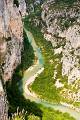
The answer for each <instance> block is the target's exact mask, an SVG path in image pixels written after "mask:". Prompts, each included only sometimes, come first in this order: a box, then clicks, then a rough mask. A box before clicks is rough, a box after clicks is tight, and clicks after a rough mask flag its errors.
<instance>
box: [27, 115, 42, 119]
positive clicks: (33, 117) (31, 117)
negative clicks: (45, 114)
mask: <svg viewBox="0 0 80 120" xmlns="http://www.w3.org/2000/svg"><path fill="white" fill-rule="evenodd" d="M28 120H40V118H39V117H37V116H35V115H29V116H28Z"/></svg>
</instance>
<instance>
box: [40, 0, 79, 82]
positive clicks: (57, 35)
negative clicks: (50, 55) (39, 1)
mask: <svg viewBox="0 0 80 120" xmlns="http://www.w3.org/2000/svg"><path fill="white" fill-rule="evenodd" d="M41 17H42V20H43V22H44V23H45V24H46V26H43V30H42V31H44V37H45V38H46V39H47V40H48V41H51V42H52V45H53V48H57V49H59V48H61V47H62V56H63V57H62V60H61V62H62V75H63V76H64V75H66V76H68V83H69V84H70V83H73V82H74V81H75V80H79V79H80V58H79V57H80V2H79V1H78V0H77V1H75V0H74V1H73V3H70V1H67V2H66V1H56V0H51V1H50V0H47V2H45V3H44V4H43V5H42V16H41ZM54 51H55V49H54Z"/></svg>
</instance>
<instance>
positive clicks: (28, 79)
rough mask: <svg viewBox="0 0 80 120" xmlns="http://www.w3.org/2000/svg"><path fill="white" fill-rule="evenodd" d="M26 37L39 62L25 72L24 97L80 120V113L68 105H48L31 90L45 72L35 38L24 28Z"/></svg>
mask: <svg viewBox="0 0 80 120" xmlns="http://www.w3.org/2000/svg"><path fill="white" fill-rule="evenodd" d="M24 30H25V32H26V35H27V37H28V40H29V42H30V44H31V45H32V47H33V50H34V54H35V56H36V58H37V61H36V63H35V65H33V66H31V67H30V68H29V69H28V70H26V71H25V73H24V76H23V79H22V81H23V95H24V97H25V98H26V99H30V100H31V101H35V102H36V103H39V104H42V105H43V106H45V107H50V108H53V109H54V110H60V111H61V112H63V113H64V112H67V113H69V114H70V115H71V116H72V117H74V118H75V119H76V120H80V113H79V112H77V111H76V110H74V109H72V108H69V107H68V106H66V105H62V104H56V103H54V104H52V103H48V102H47V101H45V100H41V99H40V98H38V97H37V95H36V94H35V93H34V92H33V91H31V90H30V89H29V86H30V85H31V84H32V83H33V82H34V80H35V78H36V77H37V76H38V75H39V74H40V73H41V72H42V71H43V70H44V66H43V63H44V61H43V57H42V54H41V51H40V49H39V48H38V46H37V45H36V43H35V40H34V37H33V35H32V33H31V32H29V31H27V30H26V29H25V28H24Z"/></svg>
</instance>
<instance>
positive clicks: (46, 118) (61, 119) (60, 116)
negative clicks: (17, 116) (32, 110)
mask: <svg viewBox="0 0 80 120" xmlns="http://www.w3.org/2000/svg"><path fill="white" fill-rule="evenodd" d="M41 110H42V111H44V112H43V119H42V120H75V119H74V118H72V117H70V115H69V114H68V113H61V112H59V111H54V110H52V109H50V108H45V107H42V108H41Z"/></svg>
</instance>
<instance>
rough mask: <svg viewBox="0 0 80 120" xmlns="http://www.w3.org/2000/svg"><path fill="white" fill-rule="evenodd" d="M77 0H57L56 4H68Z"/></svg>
mask: <svg viewBox="0 0 80 120" xmlns="http://www.w3.org/2000/svg"><path fill="white" fill-rule="evenodd" d="M74 2H76V0H56V4H60V5H61V4H67V5H72V4H73V3H74Z"/></svg>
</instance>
